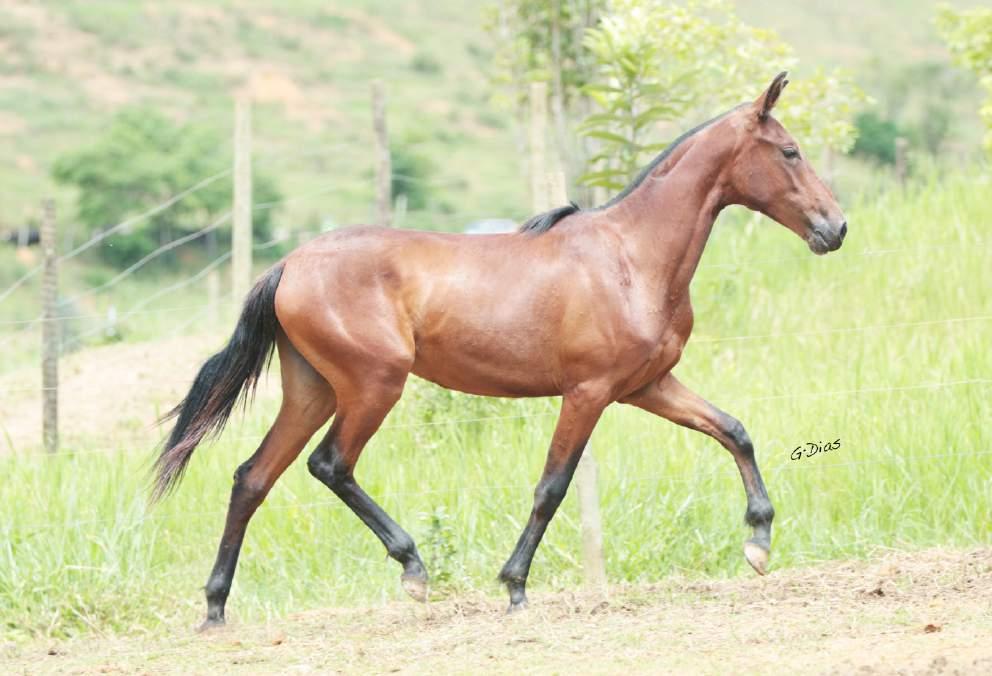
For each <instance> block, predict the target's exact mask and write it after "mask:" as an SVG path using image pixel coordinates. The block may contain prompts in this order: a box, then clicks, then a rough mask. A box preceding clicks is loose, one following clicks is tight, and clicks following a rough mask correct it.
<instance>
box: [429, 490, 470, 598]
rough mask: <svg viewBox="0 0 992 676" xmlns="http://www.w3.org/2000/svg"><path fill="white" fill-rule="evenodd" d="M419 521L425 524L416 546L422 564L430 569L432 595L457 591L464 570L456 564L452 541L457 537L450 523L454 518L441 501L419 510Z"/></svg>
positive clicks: (455, 553) (456, 559) (456, 550)
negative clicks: (431, 506)
mask: <svg viewBox="0 0 992 676" xmlns="http://www.w3.org/2000/svg"><path fill="white" fill-rule="evenodd" d="M420 521H421V523H423V524H424V533H423V536H422V537H421V538H419V542H420V544H419V545H418V549H419V550H420V553H421V555H422V556H423V557H424V565H425V566H427V570H428V571H430V572H429V575H430V588H431V593H432V595H442V596H443V595H446V594H448V593H451V592H453V591H456V587H457V583H458V582H460V581H461V580H460V578H461V577H462V576H463V574H464V571H463V570H462V567H461V565H460V564H459V561H458V549H457V547H456V545H455V542H456V541H457V539H458V538H457V533H456V532H455V529H454V527H453V526H452V523H453V522H454V521H455V519H454V518H453V517H452V515H451V514H449V513H448V511H447V510H446V509H445V507H444V505H440V506H438V507H435V508H434V510H433V511H431V512H424V513H422V514H421V515H420Z"/></svg>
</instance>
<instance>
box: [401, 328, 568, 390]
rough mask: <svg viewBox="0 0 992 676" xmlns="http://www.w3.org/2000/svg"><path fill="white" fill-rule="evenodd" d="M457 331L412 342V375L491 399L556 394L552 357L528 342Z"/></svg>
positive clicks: (490, 334) (488, 334) (493, 334)
mask: <svg viewBox="0 0 992 676" xmlns="http://www.w3.org/2000/svg"><path fill="white" fill-rule="evenodd" d="M496 336H497V334H496V333H495V332H494V333H490V332H485V333H476V332H474V331H470V330H464V329H463V330H460V331H456V332H452V333H450V334H445V335H443V336H437V337H435V338H430V337H428V338H424V339H420V340H417V352H416V358H415V361H414V364H413V373H415V374H416V375H418V376H420V377H421V378H424V379H425V380H429V381H431V382H433V383H436V384H438V385H441V386H442V387H446V388H448V389H452V390H458V391H460V392H467V393H469V394H478V395H484V396H490V397H542V396H554V395H556V394H560V391H559V388H558V386H557V383H556V379H555V377H554V375H553V372H552V370H551V363H552V361H553V360H551V359H548V358H547V356H546V355H545V356H544V358H543V359H542V358H541V355H539V354H536V352H537V350H535V348H534V346H533V344H530V342H531V341H529V340H524V339H518V340H517V341H512V340H508V339H500V338H498V337H496Z"/></svg>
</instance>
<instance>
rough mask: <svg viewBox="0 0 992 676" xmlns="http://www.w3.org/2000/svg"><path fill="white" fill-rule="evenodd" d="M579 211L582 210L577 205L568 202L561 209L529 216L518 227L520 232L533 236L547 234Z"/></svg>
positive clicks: (557, 208)
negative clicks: (529, 233) (560, 222)
mask: <svg viewBox="0 0 992 676" xmlns="http://www.w3.org/2000/svg"><path fill="white" fill-rule="evenodd" d="M580 211H582V209H581V207H579V205H578V204H576V203H575V202H569V203H568V204H566V205H565V206H563V207H556V208H554V209H552V210H551V211H545V212H544V213H543V214H537V215H536V216H531V217H530V219H529V220H528V221H527V222H526V223H524V224H523V225H521V226H520V232H531V233H534V234H535V235H540V234H541V233H542V232H547V231H548V230H550V229H551V228H553V227H555V226H556V225H557V224H558V222H559V221H561V220H562V219H564V218H566V217H568V216H571V215H572V214H576V213H578V212H580Z"/></svg>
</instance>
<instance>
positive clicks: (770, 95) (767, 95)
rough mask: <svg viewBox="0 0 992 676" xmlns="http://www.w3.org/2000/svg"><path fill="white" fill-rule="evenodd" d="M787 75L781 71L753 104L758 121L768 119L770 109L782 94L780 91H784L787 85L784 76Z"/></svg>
mask: <svg viewBox="0 0 992 676" xmlns="http://www.w3.org/2000/svg"><path fill="white" fill-rule="evenodd" d="M788 74H789V73H788V72H787V71H784V70H783V71H782V72H781V73H779V74H778V75H776V76H775V79H774V80H772V83H771V84H770V85H768V89H766V90H765V92H764V93H763V94H762V95H761V96H759V97H758V100H757V101H755V102H754V108H755V110H756V111H757V113H758V119H759V120H761V121H762V122H764V121H765V120H766V119H768V115H769V114H770V113H771V112H772V108H774V107H775V104H776V103H778V97H779V96H780V95H781V94H782V90H783V89H785V85H787V84H789V81H788V80H786V79H785V76H786V75H788Z"/></svg>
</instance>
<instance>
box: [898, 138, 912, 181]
mask: <svg viewBox="0 0 992 676" xmlns="http://www.w3.org/2000/svg"><path fill="white" fill-rule="evenodd" d="M908 151H909V141H908V140H906V138H905V137H903V136H899V137H897V138H896V167H895V168H896V178H897V179H899V182H900V183H905V182H906V176H907V175H908V174H909V164H908V162H907V158H906V154H907V152H908Z"/></svg>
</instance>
